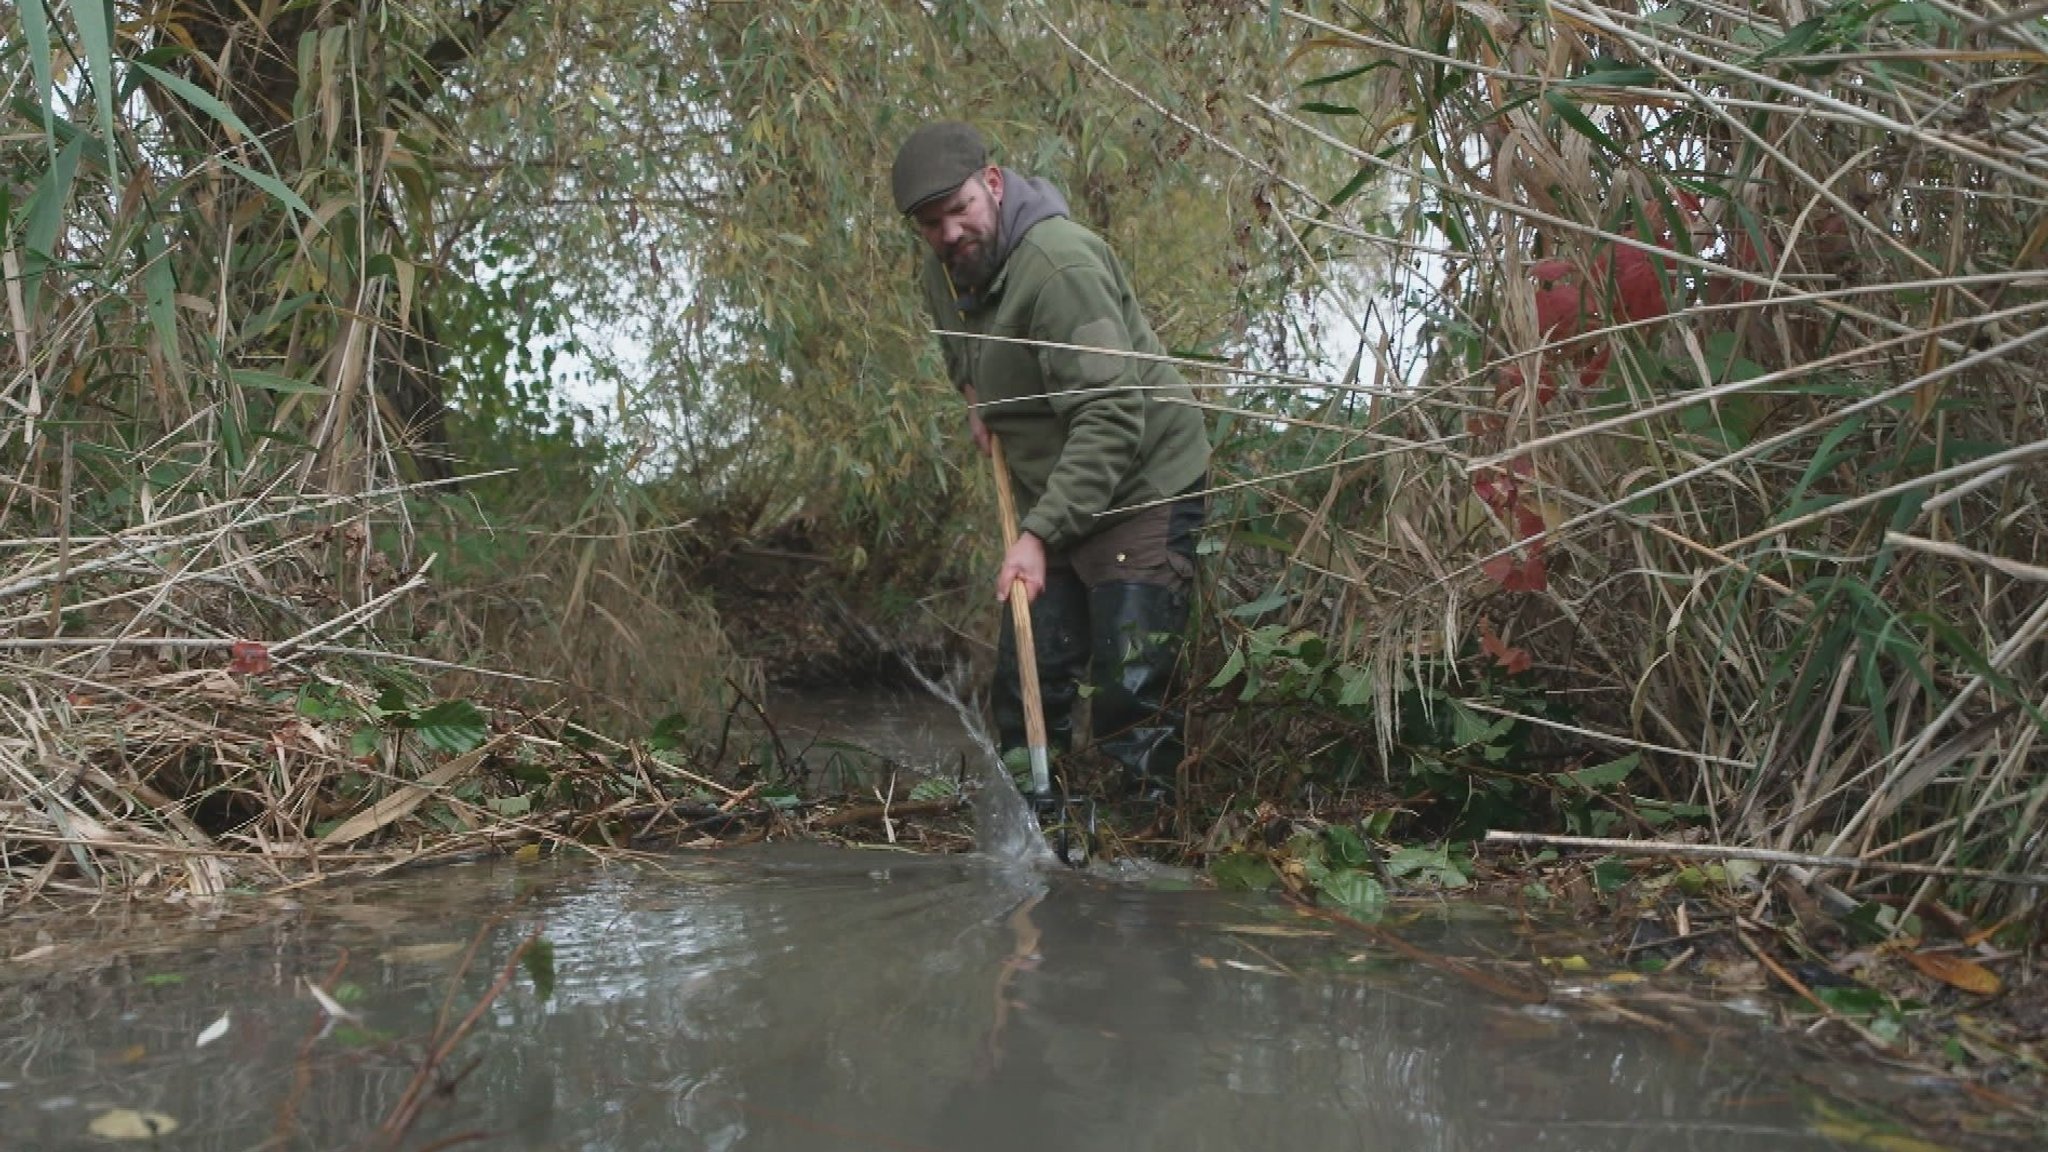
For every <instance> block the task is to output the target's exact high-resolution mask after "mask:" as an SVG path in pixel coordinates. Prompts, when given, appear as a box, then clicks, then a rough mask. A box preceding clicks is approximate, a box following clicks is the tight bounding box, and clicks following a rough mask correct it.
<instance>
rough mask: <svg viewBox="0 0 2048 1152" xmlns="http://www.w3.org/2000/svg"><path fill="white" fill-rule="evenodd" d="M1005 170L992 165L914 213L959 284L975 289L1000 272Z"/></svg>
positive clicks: (913, 217)
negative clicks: (999, 232) (999, 228)
mask: <svg viewBox="0 0 2048 1152" xmlns="http://www.w3.org/2000/svg"><path fill="white" fill-rule="evenodd" d="M1002 210H1003V174H1002V170H1001V169H999V168H988V169H985V170H983V171H981V172H977V173H975V174H974V175H973V176H970V177H968V179H967V182H966V183H964V184H962V185H960V187H958V188H955V189H953V191H952V193H951V194H949V195H946V196H941V197H939V198H938V199H937V200H933V201H931V202H930V203H928V204H925V205H923V206H921V207H919V208H918V209H917V210H916V211H913V212H912V213H911V214H910V219H911V222H912V223H913V224H915V225H917V234H918V236H919V237H920V238H922V239H923V240H924V242H925V243H926V244H928V245H930V246H931V250H932V251H933V252H935V253H937V254H938V257H939V259H940V260H941V261H943V262H944V263H945V265H946V271H947V272H949V273H951V274H952V277H953V286H954V287H955V288H958V289H960V290H962V291H967V292H972V291H975V290H978V289H981V288H985V287H987V286H988V282H989V281H990V280H992V279H994V278H995V273H996V266H995V265H996V227H997V224H998V223H999V222H1000V221H1001V219H1002Z"/></svg>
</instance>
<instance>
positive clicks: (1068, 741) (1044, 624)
mask: <svg viewBox="0 0 2048 1152" xmlns="http://www.w3.org/2000/svg"><path fill="white" fill-rule="evenodd" d="M1031 640H1032V647H1033V648H1035V649H1037V651H1038V695H1039V700H1040V702H1041V703H1042V704H1044V706H1045V738H1046V744H1047V746H1048V749H1047V750H1048V751H1049V752H1051V753H1053V754H1055V755H1057V754H1059V753H1062V752H1065V751H1067V750H1068V749H1070V748H1072V747H1073V746H1074V702H1075V701H1076V700H1078V699H1080V696H1081V674H1082V673H1083V672H1084V671H1086V669H1087V663H1088V586H1087V585H1085V584H1083V583H1081V578H1080V577H1079V576H1076V575H1074V573H1073V572H1072V570H1070V569H1057V568H1056V569H1053V570H1052V571H1050V572H1048V573H1046V577H1045V588H1044V589H1043V590H1042V591H1040V592H1039V594H1038V599H1036V600H1033V601H1032V602H1031ZM1018 683H1019V682H1018V679H1017V636H1016V629H1015V627H1014V626H1013V625H1012V624H1011V622H1010V613H1009V612H1008V611H1007V610H1005V611H1004V612H1003V626H1002V632H1001V633H1000V635H998V636H997V638H996V668H995V681H994V683H993V684H991V685H990V688H989V704H990V710H991V711H993V712H994V713H995V721H996V743H997V745H998V746H999V748H1000V749H1001V751H1002V754H1003V759H1004V762H1005V763H1008V762H1010V761H1011V760H1012V759H1013V758H1014V757H1013V756H1012V753H1013V752H1015V751H1016V750H1017V749H1021V748H1028V747H1029V746H1030V745H1029V743H1028V741H1027V737H1026V736H1025V732H1024V700H1023V696H1022V690H1021V689H1020V688H1019V686H1018Z"/></svg>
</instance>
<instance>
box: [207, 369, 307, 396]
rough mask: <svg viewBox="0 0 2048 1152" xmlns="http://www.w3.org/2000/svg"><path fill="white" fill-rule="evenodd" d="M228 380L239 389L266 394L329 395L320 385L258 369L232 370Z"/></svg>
mask: <svg viewBox="0 0 2048 1152" xmlns="http://www.w3.org/2000/svg"><path fill="white" fill-rule="evenodd" d="M228 378H229V379H230V380H232V381H234V384H235V387H237V388H261V389H263V390H264V391H265V392H284V393H295V392H296V393H306V394H310V395H314V396H325V395H327V389H326V388H324V387H322V386H320V385H318V384H311V383H307V382H306V381H304V380H294V379H292V378H291V377H289V376H280V375H278V374H277V373H275V372H264V371H262V370H260V369H256V368H235V369H231V370H230V371H229V372H228Z"/></svg>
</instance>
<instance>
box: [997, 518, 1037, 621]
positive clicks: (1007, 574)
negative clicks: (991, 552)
mask: <svg viewBox="0 0 2048 1152" xmlns="http://www.w3.org/2000/svg"><path fill="white" fill-rule="evenodd" d="M1019 580H1022V581H1023V582H1024V598H1025V599H1026V600H1036V599H1038V594H1039V593H1040V592H1043V591H1045V541H1043V540H1040V539H1039V538H1038V537H1036V536H1033V535H1032V534H1031V533H1029V532H1019V533H1017V542H1016V543H1015V544H1012V545H1010V550H1009V551H1008V552H1006V553H1004V554H1003V569H1002V571H1000V572H998V573H996V600H997V602H999V603H1000V602H1001V601H1004V600H1008V599H1009V598H1010V585H1012V584H1015V583H1016V582H1017V581H1019Z"/></svg>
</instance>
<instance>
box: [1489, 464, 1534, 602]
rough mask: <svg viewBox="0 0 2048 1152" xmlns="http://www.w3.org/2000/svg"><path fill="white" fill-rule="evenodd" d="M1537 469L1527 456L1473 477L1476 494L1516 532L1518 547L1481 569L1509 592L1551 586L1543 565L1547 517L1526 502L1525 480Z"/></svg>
mask: <svg viewBox="0 0 2048 1152" xmlns="http://www.w3.org/2000/svg"><path fill="white" fill-rule="evenodd" d="M1534 470H1535V466H1534V465H1533V464H1531V463H1530V461H1529V458H1528V457H1527V456H1517V457H1515V458H1514V459H1512V460H1510V461H1508V463H1507V467H1505V468H1482V469H1480V470H1479V471H1478V472H1475V473H1473V475H1472V494H1473V495H1475V496H1477V497H1479V500H1480V502H1481V503H1483V504H1485V505H1486V506H1487V507H1488V508H1490V509H1492V510H1493V514H1494V515H1496V516H1498V517H1500V518H1501V519H1502V520H1503V521H1505V522H1506V523H1507V525H1508V528H1509V530H1510V531H1511V532H1513V533H1514V538H1515V542H1516V545H1517V546H1516V548H1515V550H1514V551H1513V552H1510V553H1508V554H1506V555H1504V556H1495V557H1493V558H1492V559H1490V560H1486V561H1484V562H1482V563H1481V564H1480V565H1479V570H1480V571H1482V572H1484V573H1486V575H1487V576H1488V577H1489V578H1490V579H1492V580H1493V582H1494V583H1496V584H1499V585H1500V586H1501V587H1502V588H1504V589H1506V590H1508V591H1509V592H1541V591H1543V590H1544V589H1545V588H1548V587H1550V570H1549V568H1548V566H1547V565H1545V564H1544V562H1543V540H1542V536H1543V533H1544V530H1545V529H1546V528H1547V527H1548V525H1546V524H1544V522H1543V514H1542V513H1541V512H1539V511H1537V510H1536V508H1535V507H1534V506H1533V505H1532V503H1529V502H1525V501H1524V500H1523V494H1522V488H1523V481H1524V479H1525V478H1527V477H1528V476H1529V475H1530V474H1531V473H1532V472H1533V471H1534Z"/></svg>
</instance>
